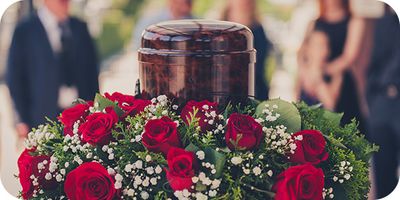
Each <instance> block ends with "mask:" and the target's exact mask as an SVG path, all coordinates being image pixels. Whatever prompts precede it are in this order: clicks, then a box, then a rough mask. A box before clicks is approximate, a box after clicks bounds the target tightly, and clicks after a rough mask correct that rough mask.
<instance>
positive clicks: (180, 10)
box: [132, 0, 194, 50]
mask: <svg viewBox="0 0 400 200" xmlns="http://www.w3.org/2000/svg"><path fill="white" fill-rule="evenodd" d="M192 6H193V0H167V7H166V8H165V9H163V10H162V11H161V12H160V13H157V14H151V15H144V16H142V17H141V19H140V20H139V21H138V22H137V25H136V26H135V29H134V31H133V39H132V41H133V48H134V50H138V49H139V48H140V39H141V38H142V32H143V31H144V29H145V28H147V27H148V26H150V25H152V24H156V23H158V22H162V21H168V20H179V19H193V18H194V17H193V15H192Z"/></svg>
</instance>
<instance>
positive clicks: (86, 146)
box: [18, 93, 377, 200]
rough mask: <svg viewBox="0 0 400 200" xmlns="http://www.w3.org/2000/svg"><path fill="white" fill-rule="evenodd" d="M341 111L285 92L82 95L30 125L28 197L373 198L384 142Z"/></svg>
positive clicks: (21, 162) (24, 165) (24, 180)
mask: <svg viewBox="0 0 400 200" xmlns="http://www.w3.org/2000/svg"><path fill="white" fill-rule="evenodd" d="M340 120H341V114H336V113H332V112H329V111H326V110H324V109H321V108H319V107H318V106H312V107H309V106H307V105H305V104H304V103H296V104H293V103H289V102H285V101H283V100H280V99H274V100H269V101H264V102H261V103H259V102H256V101H251V102H250V103H247V104H246V105H230V104H228V105H218V104H217V103H214V102H209V101H206V100H205V101H201V102H196V101H189V102H188V103H187V104H186V105H184V106H183V107H178V106H177V105H173V103H172V101H170V100H169V99H168V98H167V97H166V96H164V95H162V96H158V97H157V98H154V99H152V100H144V99H138V98H135V97H134V96H130V95H124V94H120V93H113V94H111V95H110V94H108V93H106V94H105V95H104V96H103V95H100V94H98V95H96V98H95V100H94V101H93V102H92V101H88V102H85V101H82V100H78V101H77V102H76V103H75V104H74V105H73V106H72V107H71V108H69V109H67V110H64V111H63V112H62V113H61V114H60V116H59V117H58V121H51V120H49V122H48V123H47V124H46V125H41V126H39V127H38V128H37V129H33V130H32V132H31V133H29V135H28V138H27V140H26V142H25V144H26V149H25V151H24V152H23V153H22V154H21V156H20V158H19V159H18V167H19V179H20V182H21V185H22V191H21V193H20V197H21V198H23V199H71V200H75V199H104V200H111V199H216V200H223V199H277V200H285V199H333V198H335V199H355V200H356V199H365V198H366V195H367V193H368V191H369V180H368V161H369V158H370V155H371V153H373V152H374V151H376V150H377V147H376V146H375V145H371V144H369V143H368V142H367V141H366V140H365V139H364V138H363V136H362V135H361V134H360V133H359V132H358V130H357V124H356V122H355V121H354V122H353V123H351V124H348V125H346V126H344V127H342V126H340Z"/></svg>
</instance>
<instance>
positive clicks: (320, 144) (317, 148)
mask: <svg viewBox="0 0 400 200" xmlns="http://www.w3.org/2000/svg"><path fill="white" fill-rule="evenodd" d="M293 139H294V141H295V144H296V149H295V151H294V154H292V155H289V157H290V159H289V160H290V161H291V162H294V163H300V164H304V163H310V164H313V165H317V164H319V163H320V162H322V161H325V160H326V159H327V158H328V153H327V152H326V150H325V145H326V141H325V139H324V136H323V135H322V133H321V132H319V131H317V130H303V131H299V132H297V133H295V134H293Z"/></svg>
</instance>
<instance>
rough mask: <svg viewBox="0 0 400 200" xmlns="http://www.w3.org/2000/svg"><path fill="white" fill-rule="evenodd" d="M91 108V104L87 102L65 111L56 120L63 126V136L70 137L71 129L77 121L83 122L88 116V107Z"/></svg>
mask: <svg viewBox="0 0 400 200" xmlns="http://www.w3.org/2000/svg"><path fill="white" fill-rule="evenodd" d="M90 106H93V102H92V101H89V102H87V103H84V104H76V105H75V106H73V107H71V108H68V109H65V110H64V111H63V112H62V113H61V115H60V116H59V117H58V119H59V120H60V121H61V123H62V124H63V125H64V135H72V134H73V133H72V127H73V126H74V123H75V122H76V121H78V120H82V121H83V120H84V119H85V118H86V116H87V115H88V114H89V112H88V111H89V107H90Z"/></svg>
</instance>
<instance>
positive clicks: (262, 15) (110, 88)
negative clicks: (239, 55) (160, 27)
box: [0, 0, 398, 195]
mask: <svg viewBox="0 0 400 200" xmlns="http://www.w3.org/2000/svg"><path fill="white" fill-rule="evenodd" d="M235 1H236V0H234V1H228V0H221V1H214V0H193V1H190V4H191V5H190V11H191V12H189V13H183V14H182V13H181V14H182V16H180V17H181V18H207V19H224V20H230V21H236V22H243V24H246V23H247V25H248V26H253V25H257V26H255V27H254V30H253V27H250V28H252V30H253V32H254V33H256V32H257V33H259V32H258V31H257V30H262V31H261V35H260V36H256V41H255V46H256V48H257V41H260V40H265V39H266V40H265V41H264V43H261V42H259V43H258V44H261V45H262V46H260V47H259V48H260V50H259V49H257V51H261V49H262V48H265V52H266V53H265V55H261V56H260V57H262V58H263V59H262V60H263V61H262V62H260V63H262V66H261V68H262V70H261V72H262V78H263V79H265V80H264V83H266V89H265V91H268V94H267V95H268V96H269V98H275V97H280V98H282V99H286V100H290V101H295V100H299V99H300V98H301V95H299V87H302V86H301V83H299V76H301V75H299V74H301V73H298V72H299V69H301V66H300V64H299V63H301V62H299V61H298V53H299V49H301V48H300V47H302V46H303V43H304V41H305V38H307V33H309V32H310V31H309V30H308V28H307V27H310V24H312V23H310V22H313V20H315V19H316V18H321V14H320V13H321V12H320V10H321V6H320V5H319V3H320V2H319V1H318V0H255V1H254V2H255V6H249V8H248V9H250V10H247V11H246V10H243V11H240V10H235V9H238V8H235V6H232V5H231V6H229V4H234V5H235ZM322 1H325V0H322ZM327 1H329V0H327ZM335 1H336V0H335ZM232 2H233V3H232ZM239 2H240V1H237V2H236V3H239ZM250 2H253V1H244V4H245V5H250ZM344 2H347V1H344ZM170 3H171V2H170V0H147V1H144V0H71V1H70V9H69V12H70V14H71V15H72V16H75V17H77V18H79V19H81V20H82V21H85V22H86V23H87V27H88V30H89V33H90V36H91V37H92V38H93V41H94V44H95V46H96V52H97V55H98V57H97V60H98V67H99V79H98V80H99V82H98V83H99V89H100V92H102V93H103V92H114V91H118V92H121V93H127V94H133V93H134V90H135V82H136V80H137V79H138V77H139V74H138V73H139V70H138V62H137V52H136V50H137V48H138V46H140V44H139V43H138V41H139V39H138V38H140V33H141V32H142V31H143V28H145V27H146V26H147V25H149V24H151V23H155V22H157V20H158V21H162V20H167V19H173V18H176V17H178V16H177V15H176V14H175V13H173V12H172V11H168V9H170V8H171V5H170ZM242 3H243V2H242ZM42 4H43V1H40V0H39V1H35V0H23V1H21V2H19V3H15V4H14V5H12V6H11V7H10V8H9V9H8V10H7V11H6V13H5V14H4V15H3V17H2V19H1V23H0V102H1V103H0V148H1V155H0V156H1V157H0V171H1V181H2V183H3V184H4V186H5V188H6V189H7V190H8V191H9V192H10V193H11V194H13V195H17V193H18V191H19V189H20V186H19V183H18V180H17V179H16V178H15V177H14V174H17V165H16V163H17V158H18V156H19V154H20V152H21V151H22V150H23V142H22V137H18V134H17V132H16V130H15V120H14V119H15V115H16V114H15V113H16V112H15V111H14V108H13V101H12V98H11V97H10V91H9V88H8V86H7V84H6V70H7V59H8V57H9V55H8V54H9V52H10V45H11V41H12V36H13V32H14V29H15V27H16V25H17V24H18V22H19V21H21V20H22V19H26V18H29V17H30V16H31V15H32V14H34V13H35V12H36V10H37V8H38V7H40V6H43V5H42ZM349 4H350V5H351V12H352V16H357V18H359V19H362V26H357V25H354V26H355V27H356V28H355V29H357V27H358V28H359V29H361V28H362V34H361V36H362V40H360V41H361V42H359V43H360V44H359V45H356V47H355V48H356V49H358V51H357V56H356V57H355V58H354V59H353V60H352V62H351V63H352V65H354V66H352V67H351V71H352V75H353V77H354V78H353V79H354V82H355V84H354V85H355V88H356V89H354V90H353V91H352V93H353V94H356V95H357V102H356V105H354V104H353V106H356V107H359V110H360V111H358V114H360V115H362V116H368V105H367V103H366V95H365V90H366V89H365V88H366V85H367V83H366V82H367V77H366V76H367V75H366V74H367V71H368V66H369V63H370V60H369V58H370V57H371V56H370V55H371V54H372V43H373V41H374V36H373V32H374V31H375V29H374V27H375V24H376V21H377V20H378V19H379V18H381V17H382V16H383V15H384V13H385V6H384V4H382V3H380V2H378V1H375V0H370V1H367V0H352V1H350V2H349ZM236 7H237V6H236ZM251 9H253V10H251ZM166 10H167V11H166ZM325 11H326V10H325ZM229 12H233V13H229ZM243 13H247V14H249V15H250V16H251V17H253V18H251V17H250V18H246V16H243V17H242V18H240V16H241V15H242V14H243ZM237 16H239V17H237ZM327 16H330V15H327ZM332 16H335V13H334V11H333V14H332ZM333 18H334V17H333ZM247 19H249V20H253V21H256V23H255V22H251V21H248V20H247ZM241 20H243V21H241ZM246 20H247V21H246ZM397 25H398V24H397ZM315 26H316V25H315ZM258 27H261V29H257V28H258ZM360 27H361V28H360ZM328 29H329V28H328ZM346 30H347V28H345V30H343V31H346ZM354 32H355V33H354V34H357V31H354ZM263 35H265V36H263ZM327 35H328V36H329V33H327ZM350 35H353V34H350ZM349 37H350V36H349ZM258 38H259V39H258ZM260 38H261V39H260ZM317 39H318V38H317ZM355 43H356V42H355ZM263 44H264V45H263ZM342 46H344V45H342ZM267 47H268V48H267ZM310 54H312V53H310ZM257 57H258V58H259V55H257ZM264 58H265V59H264ZM259 60H260V59H258V60H257V62H259ZM309 65H310V66H311V65H313V64H312V63H311V64H309ZM259 68H260V66H259ZM300 79H301V77H300ZM263 91H264V90H263ZM396 95H397V94H396ZM332 109H333V110H335V109H334V107H333V108H332Z"/></svg>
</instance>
